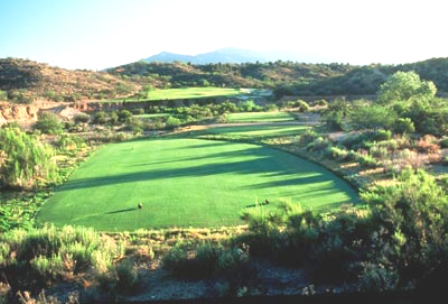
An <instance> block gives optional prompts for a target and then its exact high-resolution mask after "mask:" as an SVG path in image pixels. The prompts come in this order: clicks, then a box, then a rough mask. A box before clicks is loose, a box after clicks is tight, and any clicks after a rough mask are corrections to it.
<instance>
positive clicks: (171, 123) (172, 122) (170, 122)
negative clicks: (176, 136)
mask: <svg viewBox="0 0 448 304" xmlns="http://www.w3.org/2000/svg"><path fill="white" fill-rule="evenodd" d="M165 124H166V128H168V129H174V128H177V127H179V126H180V125H181V121H180V119H179V118H176V117H173V116H170V117H168V119H167V120H166V123H165Z"/></svg>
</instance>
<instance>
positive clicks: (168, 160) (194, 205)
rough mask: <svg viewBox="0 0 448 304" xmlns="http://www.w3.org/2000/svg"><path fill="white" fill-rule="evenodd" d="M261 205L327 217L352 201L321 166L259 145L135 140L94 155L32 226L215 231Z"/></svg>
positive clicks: (349, 190) (347, 189) (345, 187)
mask: <svg viewBox="0 0 448 304" xmlns="http://www.w3.org/2000/svg"><path fill="white" fill-rule="evenodd" d="M228 131H230V130H228ZM266 199H267V200H269V202H270V204H269V205H264V206H263V207H262V208H263V209H265V210H266V211H269V210H270V209H271V208H276V204H277V203H278V202H279V201H280V200H282V199H283V200H288V201H290V202H293V203H300V205H301V206H302V208H304V209H313V210H319V209H322V208H323V209H325V210H328V209H331V208H335V207H338V206H339V205H340V204H341V203H349V202H356V201H357V199H358V195H357V193H356V192H355V191H354V190H353V189H352V188H351V187H350V186H349V185H348V184H347V183H346V182H344V181H343V180H342V179H340V178H339V177H337V176H336V175H334V174H333V173H331V172H329V171H328V170H326V169H324V168H323V167H320V166H318V165H316V164H314V163H311V162H309V161H307V160H304V159H301V158H299V157H297V156H294V155H291V154H288V153H286V152H282V151H279V150H276V149H272V148H268V147H265V146H259V145H255V144H247V143H235V142H227V141H212V140H203V139H189V138H183V139H182V138H181V139H141V140H133V141H128V142H122V143H115V144H109V145H107V146H104V147H102V148H101V149H99V150H97V151H96V152H95V153H94V154H93V155H92V156H91V157H89V159H88V160H87V161H86V162H84V163H82V164H81V166H80V167H79V168H78V169H77V170H76V171H75V172H74V173H73V174H72V175H71V177H70V178H69V180H68V181H67V182H66V183H65V184H63V185H61V186H60V187H58V188H57V189H56V191H55V194H54V195H53V196H52V197H51V198H50V200H49V201H48V202H47V203H46V204H45V205H44V206H43V207H42V209H41V211H40V212H39V214H38V217H37V220H38V222H41V223H44V222H51V223H54V224H55V225H56V226H63V225H84V226H90V227H94V228H96V229H98V230H102V231H123V230H136V229H140V228H144V229H153V228H169V227H221V226H231V225H237V224H242V221H241V220H240V218H239V215H240V213H241V211H242V210H244V209H246V208H260V205H261V203H264V202H265V200H266ZM140 203H141V204H142V208H138V205H139V204H140Z"/></svg>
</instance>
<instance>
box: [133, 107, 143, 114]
mask: <svg viewBox="0 0 448 304" xmlns="http://www.w3.org/2000/svg"><path fill="white" fill-rule="evenodd" d="M132 114H134V115H142V114H145V109H143V108H137V109H133V110H132Z"/></svg>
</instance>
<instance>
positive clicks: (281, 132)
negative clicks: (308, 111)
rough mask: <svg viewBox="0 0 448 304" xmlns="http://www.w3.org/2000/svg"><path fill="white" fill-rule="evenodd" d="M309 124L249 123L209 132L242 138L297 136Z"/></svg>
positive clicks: (211, 129) (209, 130) (208, 131)
mask: <svg viewBox="0 0 448 304" xmlns="http://www.w3.org/2000/svg"><path fill="white" fill-rule="evenodd" d="M307 129H308V126H303V125H280V124H273V125H269V124H267V125H247V126H229V127H228V126H225V127H217V128H210V129H208V130H207V133H209V134H216V135H224V136H229V137H241V138H252V139H253V138H269V137H279V136H297V135H300V134H301V133H303V132H305V131H306V130H307Z"/></svg>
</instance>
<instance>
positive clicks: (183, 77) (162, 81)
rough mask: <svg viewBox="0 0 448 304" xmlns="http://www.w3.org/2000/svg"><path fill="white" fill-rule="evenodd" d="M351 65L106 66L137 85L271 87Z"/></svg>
mask: <svg viewBox="0 0 448 304" xmlns="http://www.w3.org/2000/svg"><path fill="white" fill-rule="evenodd" d="M354 68H355V67H354V66H350V65H345V64H336V63H332V64H306V63H294V62H291V61H286V62H285V61H276V62H268V63H260V62H259V63H241V64H235V63H210V64H204V65H194V64H190V63H183V62H174V63H163V62H151V63H148V62H145V61H139V62H135V63H131V64H127V65H123V66H119V67H115V68H112V69H109V70H108V72H109V73H111V74H113V75H117V76H118V75H121V77H125V78H128V79H132V80H134V81H139V82H141V84H143V83H150V84H151V85H153V86H155V87H160V86H164V85H166V84H167V82H169V84H170V86H172V87H182V86H208V85H214V86H232V87H254V88H273V87H275V86H276V85H278V84H282V83H290V82H295V81H300V82H303V83H309V82H312V81H315V80H318V79H324V78H327V77H334V76H341V75H344V74H345V73H347V72H349V71H351V70H353V69H354Z"/></svg>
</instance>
